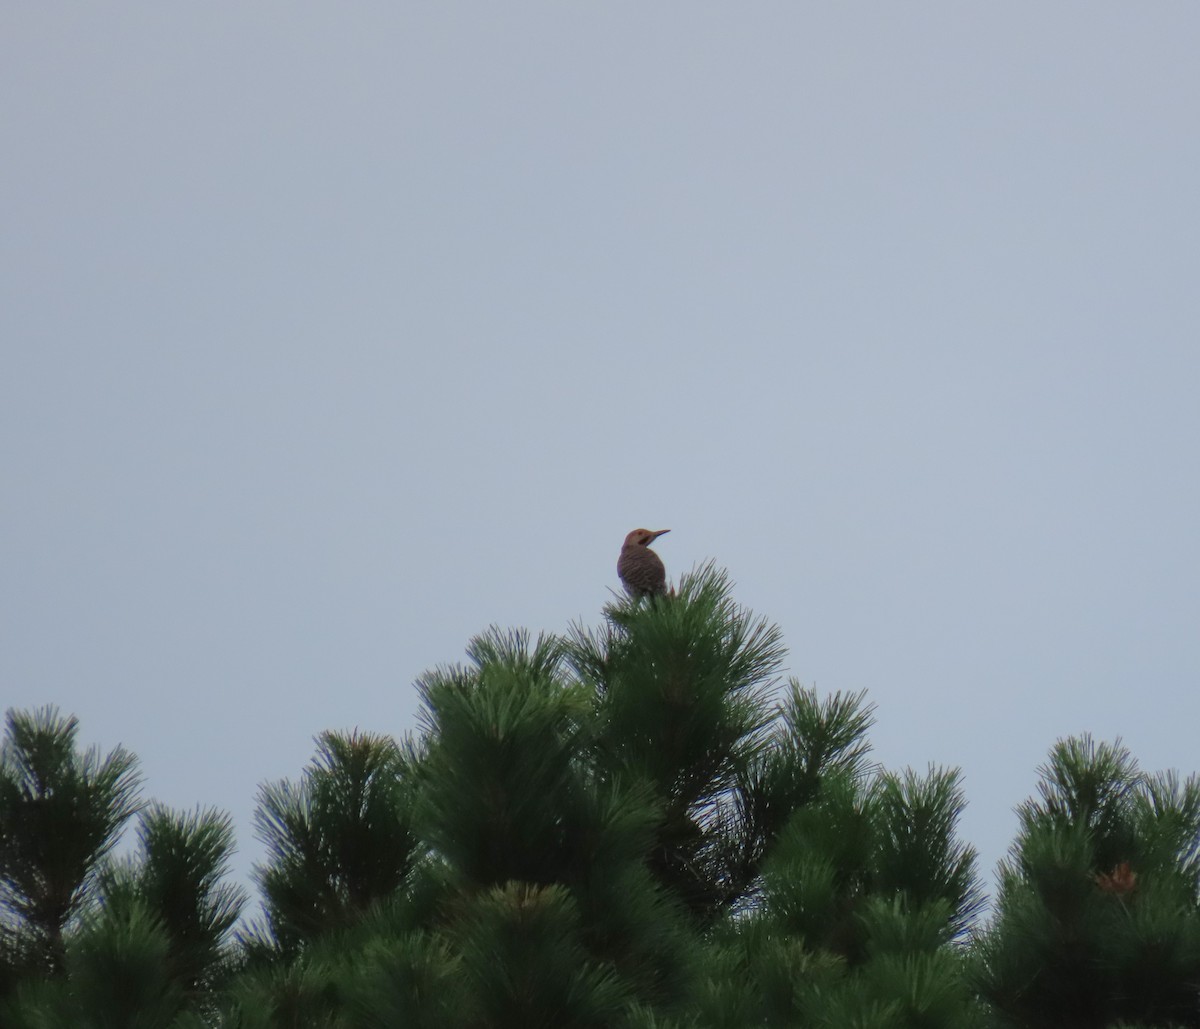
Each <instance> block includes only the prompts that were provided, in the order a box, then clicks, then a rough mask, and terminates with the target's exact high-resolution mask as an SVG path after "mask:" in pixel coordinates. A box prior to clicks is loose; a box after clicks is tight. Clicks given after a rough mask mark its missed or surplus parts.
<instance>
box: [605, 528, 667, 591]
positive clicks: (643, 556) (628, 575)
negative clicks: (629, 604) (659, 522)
mask: <svg viewBox="0 0 1200 1029" xmlns="http://www.w3.org/2000/svg"><path fill="white" fill-rule="evenodd" d="M670 531H671V530H670V529H659V530H658V531H657V532H656V531H653V530H651V529H634V530H633V532H631V533H629V535H627V536H626V537H625V542H624V544H622V546H621V556H620V557H619V558H617V575H619V576H620V577H621V582H622V583H623V584H624V585H625V592H626V593H628V594H629V595H630V596H631V597H634V598H635V599H636V598H640V597H656V596H661V595H663V594H665V593H666V592H667V570H666V568H664V567H663V563H662V558H661V557H659V556H658V555H657V554H656V553H654V551H653V550H651V549H650V544H651V543H653V542H654V541H655V540H656V539H658V537H659V536H661V535H662V534H663V533H665V532H670Z"/></svg>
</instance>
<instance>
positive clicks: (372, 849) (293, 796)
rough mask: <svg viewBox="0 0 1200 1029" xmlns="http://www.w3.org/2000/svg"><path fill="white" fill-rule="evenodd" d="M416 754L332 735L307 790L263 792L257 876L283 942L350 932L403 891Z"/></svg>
mask: <svg viewBox="0 0 1200 1029" xmlns="http://www.w3.org/2000/svg"><path fill="white" fill-rule="evenodd" d="M416 763H417V759H416V757H415V756H414V754H413V753H411V751H407V750H405V749H404V748H402V747H400V746H399V745H398V744H396V743H395V741H393V740H391V739H390V738H388V737H384V736H375V735H371V734H369V733H357V732H356V733H351V734H349V735H343V734H339V733H334V732H324V733H322V734H321V735H320V736H319V737H318V738H317V755H316V757H315V758H314V759H313V762H312V763H311V764H310V765H309V767H308V768H307V769H306V770H305V773H304V778H303V780H302V781H301V783H300V784H299V785H294V784H292V783H290V782H287V781H284V782H279V783H274V784H268V785H265V786H263V787H262V788H261V789H260V791H259V807H258V812H257V815H256V817H255V821H256V824H257V828H258V835H259V838H260V839H261V840H262V841H263V842H264V843H265V844H266V845H267V850H268V855H269V857H268V860H267V863H266V865H265V866H263V867H260V868H259V869H258V870H257V878H258V882H259V885H260V886H261V888H262V891H263V893H264V895H265V897H266V903H267V913H268V918H269V920H270V923H271V929H272V931H273V933H274V937H275V940H276V942H277V943H278V944H279V945H280V946H282V947H284V948H285V949H289V950H292V949H295V948H296V947H297V946H298V945H299V944H300V943H301V942H303V941H305V940H308V939H312V938H313V937H315V936H316V935H318V934H320V933H323V932H327V931H329V930H330V929H334V928H337V927H340V926H345V925H349V924H352V923H353V922H354V921H355V920H357V919H358V918H359V917H361V915H362V913H363V912H364V911H365V910H367V908H368V907H369V906H370V905H371V904H372V903H374V902H375V901H377V900H379V899H380V898H383V897H387V896H389V895H390V894H391V893H392V892H393V891H395V890H396V889H398V888H399V887H400V885H401V884H402V883H404V882H405V880H406V878H407V876H408V875H409V872H410V871H411V869H412V867H413V863H414V861H415V858H416V847H417V841H416V837H415V836H414V834H413V831H412V825H411V822H412V798H413V782H412V780H413V774H414V772H413V770H414V768H415V766H416Z"/></svg>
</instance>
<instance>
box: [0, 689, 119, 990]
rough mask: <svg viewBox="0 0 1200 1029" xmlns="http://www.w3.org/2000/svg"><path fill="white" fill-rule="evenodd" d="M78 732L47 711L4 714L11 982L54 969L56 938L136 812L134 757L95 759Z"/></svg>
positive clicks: (60, 949)
mask: <svg viewBox="0 0 1200 1029" xmlns="http://www.w3.org/2000/svg"><path fill="white" fill-rule="evenodd" d="M78 728H79V724H78V721H77V720H76V719H75V718H64V717H63V716H62V715H60V714H59V712H58V711H57V709H55V708H53V707H44V708H41V709H39V710H37V711H35V712H33V713H32V714H30V713H27V712H21V711H11V710H10V711H9V712H8V713H7V715H6V719H5V736H4V742H3V744H0V827H2V828H3V832H2V833H0V909H3V911H4V912H5V913H6V914H7V916H8V917H7V918H6V919H5V922H4V930H5V931H4V935H3V937H2V938H0V942H2V943H3V946H4V964H5V965H6V966H7V968H9V969H10V970H12V971H10V975H12V974H14V973H24V974H26V975H29V974H34V975H37V974H43V975H50V974H53V973H55V972H57V971H59V970H61V968H62V966H63V960H64V945H63V933H64V931H65V930H66V928H67V925H68V923H69V922H70V921H71V919H72V918H73V917H74V916H76V915H77V914H78V913H79V911H80V909H81V908H82V906H83V905H84V904H85V902H86V901H87V900H88V897H89V892H90V890H91V888H92V886H93V884H94V882H95V878H96V875H97V872H98V870H99V865H100V861H101V859H102V858H103V857H104V856H105V855H106V854H107V853H108V852H109V851H110V850H111V849H112V847H113V845H114V844H115V843H116V841H117V838H118V836H119V834H120V830H121V827H122V826H123V825H124V823H125V821H126V820H127V819H128V818H129V816H130V815H131V814H133V812H134V811H135V810H136V808H137V792H138V786H139V779H138V774H137V761H136V759H135V758H134V756H133V755H132V754H130V753H129V752H127V751H125V750H123V749H122V748H121V747H117V748H115V749H113V750H112V751H110V752H109V754H108V755H107V756H105V757H103V758H101V756H100V753H99V751H98V750H96V749H95V748H92V749H90V750H87V751H82V752H81V751H80V750H79V749H78V747H77V745H76V736H77V733H78ZM3 985H4V984H3V983H0V986H3Z"/></svg>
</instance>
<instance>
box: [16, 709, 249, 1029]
mask: <svg viewBox="0 0 1200 1029" xmlns="http://www.w3.org/2000/svg"><path fill="white" fill-rule="evenodd" d="M77 732H78V724H77V722H76V720H75V719H74V718H63V717H61V716H60V715H59V714H58V712H57V711H55V710H54V709H53V708H44V709H42V710H40V711H38V712H35V713H34V714H33V715H26V714H23V713H20V712H9V715H8V734H7V737H6V739H5V743H4V747H3V750H2V751H0V819H2V820H0V825H2V827H3V835H2V840H3V844H2V848H0V853H2V855H3V864H2V868H3V880H2V881H3V892H2V893H0V911H2V912H3V923H2V924H3V925H4V927H5V935H4V951H3V954H4V961H5V967H6V969H7V970H8V989H7V990H6V994H7V995H6V996H5V997H0V1023H2V1024H4V1025H5V1026H6V1027H7V1026H11V1027H13V1029H22V1027H29V1029H58V1027H65V1026H71V1027H74V1029H91V1027H95V1029H101V1027H109V1026H122V1027H126V1026H128V1027H141V1029H167V1027H174V1029H183V1026H184V1020H185V1019H186V1018H187V1017H188V1014H189V1011H197V1012H198V1011H202V1010H206V1009H207V1008H208V1007H209V1006H210V1004H211V998H212V992H213V990H214V988H215V987H217V986H218V985H219V984H220V983H221V982H222V981H223V979H224V978H225V976H226V975H227V973H228V972H229V970H230V967H231V960H232V955H231V953H230V951H229V949H228V946H227V943H228V934H229V931H230V929H231V928H232V926H233V924H234V922H235V921H236V920H237V918H238V915H239V912H240V909H241V905H242V903H243V898H242V891H241V890H240V889H239V888H236V887H233V886H230V885H228V884H226V883H225V882H223V879H224V877H225V875H226V874H227V871H228V858H229V855H230V853H231V852H232V848H233V828H232V824H231V822H230V820H229V817H228V816H227V815H224V814H220V813H218V812H214V811H197V812H195V813H194V814H191V815H180V814H177V813H175V812H172V811H170V810H168V809H166V808H163V807H161V806H158V805H151V806H150V807H147V808H144V809H142V810H141V811H140V826H139V847H138V851H137V854H136V856H134V857H132V858H130V859H126V860H113V859H112V858H111V856H110V855H111V851H112V849H113V847H114V846H115V844H116V843H117V840H118V838H119V834H120V831H121V828H122V826H123V824H124V823H125V822H126V821H127V819H128V818H129V816H130V815H131V814H132V813H133V812H134V811H135V810H137V809H138V807H139V805H138V800H137V793H138V785H139V782H138V777H137V772H136V768H137V763H136V759H135V758H134V757H133V755H132V754H130V753H128V752H127V751H125V750H123V749H122V748H116V749H115V750H113V751H112V752H110V753H109V754H108V755H107V757H105V758H103V759H101V758H100V756H99V754H98V752H97V751H96V750H95V749H90V750H87V751H80V750H79V748H78V745H77V742H76V737H77Z"/></svg>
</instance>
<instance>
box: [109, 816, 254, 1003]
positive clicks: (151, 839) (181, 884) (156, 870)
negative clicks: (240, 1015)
mask: <svg viewBox="0 0 1200 1029" xmlns="http://www.w3.org/2000/svg"><path fill="white" fill-rule="evenodd" d="M138 840H139V850H140V854H139V858H138V860H137V861H136V862H135V863H133V864H125V865H114V866H111V867H110V868H108V869H106V870H105V872H104V874H103V875H102V881H101V889H100V892H101V894H102V896H103V897H104V908H103V912H102V914H100V915H98V916H97V917H98V918H100V919H101V920H104V919H112V918H122V917H131V913H132V912H134V911H135V910H136V909H137V908H139V907H145V908H146V909H147V910H148V911H149V912H150V913H152V914H153V916H154V917H155V918H156V919H157V921H158V924H159V926H160V927H161V928H162V930H163V931H164V932H165V933H166V936H167V940H168V944H169V946H168V953H167V955H166V961H167V972H168V974H169V975H170V977H171V979H172V980H173V981H174V982H175V983H177V984H178V985H179V986H180V987H181V988H182V989H183V990H184V991H185V992H186V993H187V994H189V995H193V994H196V993H200V992H203V991H205V990H207V989H209V988H210V987H211V986H213V985H214V983H216V982H217V981H218V980H219V979H220V978H221V976H222V975H223V974H224V972H225V970H226V966H227V965H228V963H229V955H228V953H227V951H226V940H227V937H228V935H229V932H230V930H231V929H232V928H233V926H234V924H235V923H236V922H237V919H238V915H239V914H240V912H241V909H242V906H243V904H244V903H245V892H244V891H243V890H242V889H241V888H240V887H236V886H233V885H231V884H229V883H226V882H224V881H223V880H224V878H225V876H226V875H227V874H228V871H229V856H230V855H231V854H232V852H233V823H232V821H231V820H230V818H229V816H228V815H227V814H225V813H223V812H217V811H211V810H198V811H195V812H193V813H191V814H181V813H179V812H175V811H172V810H170V809H169V808H165V807H162V806H161V805H158V804H153V805H151V806H150V807H149V808H147V809H145V810H143V811H142V813H141V824H140V826H139V828H138Z"/></svg>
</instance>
